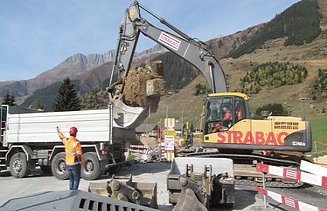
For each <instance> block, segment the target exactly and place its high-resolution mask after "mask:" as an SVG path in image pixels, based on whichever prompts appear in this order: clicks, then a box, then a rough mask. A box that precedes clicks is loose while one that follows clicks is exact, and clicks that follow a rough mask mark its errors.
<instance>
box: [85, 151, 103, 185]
mask: <svg viewBox="0 0 327 211" xmlns="http://www.w3.org/2000/svg"><path fill="white" fill-rule="evenodd" d="M100 175H101V169H100V162H99V160H98V157H97V155H96V154H95V152H86V153H84V154H83V164H82V168H81V177H82V178H83V179H85V180H95V179H97V178H98V177H99V176H100Z"/></svg>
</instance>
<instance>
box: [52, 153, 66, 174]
mask: <svg viewBox="0 0 327 211" xmlns="http://www.w3.org/2000/svg"><path fill="white" fill-rule="evenodd" d="M51 171H52V175H53V176H55V177H56V178H57V179H59V180H65V179H68V177H69V175H68V172H67V171H66V163H65V153H64V152H60V153H58V154H56V155H55V156H54V157H53V159H52V161H51Z"/></svg>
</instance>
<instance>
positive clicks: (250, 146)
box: [110, 1, 312, 153]
mask: <svg viewBox="0 0 327 211" xmlns="http://www.w3.org/2000/svg"><path fill="white" fill-rule="evenodd" d="M140 8H141V9H143V10H144V11H146V12H148V13H149V14H151V15H153V16H154V17H155V18H157V19H158V20H159V21H160V22H161V23H162V24H164V25H165V26H167V27H168V28H170V29H171V30H172V31H173V32H174V33H171V32H168V31H165V30H162V29H159V28H157V27H155V26H154V25H152V24H151V23H149V22H148V21H147V20H146V19H144V18H142V17H141V15H140ZM140 33H142V34H143V35H145V36H146V37H149V38H150V39H152V40H153V41H155V42H157V43H158V44H159V45H161V46H163V47H165V48H166V49H168V50H169V51H171V52H173V53H175V54H177V55H178V56H180V57H181V58H183V59H185V60H186V61H188V62H189V63H190V64H192V65H193V66H195V67H196V68H197V69H198V70H199V71H200V72H201V73H202V74H203V75H204V76H205V78H206V79H207V81H208V83H209V85H210V87H211V91H212V94H209V95H208V96H207V101H206V104H205V119H204V121H203V135H204V139H203V147H204V148H217V149H220V150H221V151H230V152H232V151H235V152H241V151H244V152H247V153H248V152H249V151H253V150H265V151H295V152H309V151H311V146H312V144H311V142H312V140H311V128H310V123H309V122H308V121H303V120H302V119H301V118H299V117H289V116H270V115H269V113H268V114H267V115H266V116H265V119H264V120H254V119H253V118H251V115H250V114H251V113H250V110H249V104H248V100H249V97H248V96H247V95H245V94H242V93H238V92H227V85H226V80H225V74H224V72H223V70H222V68H221V66H220V64H219V62H218V60H217V59H216V57H215V55H214V54H213V53H212V52H211V51H210V50H209V49H208V47H207V45H206V44H205V43H204V42H201V41H198V40H196V39H192V38H190V37H189V36H188V35H186V34H184V33H183V32H181V31H180V30H178V29H177V28H175V27H174V26H172V25H171V24H169V23H168V22H167V21H166V20H164V19H162V18H159V17H158V16H156V15H154V14H153V13H152V12H149V11H148V10H147V9H146V8H144V7H143V6H141V5H140V4H139V3H138V2H137V1H134V2H133V3H132V4H131V6H130V7H129V8H128V9H127V10H126V13H125V15H124V19H123V22H122V24H121V26H120V31H119V39H118V45H117V50H116V56H115V61H114V64H113V71H112V75H111V80H110V84H111V88H110V90H111V91H110V96H111V98H112V102H113V104H114V105H118V106H117V107H124V108H125V113H124V114H122V113H120V114H116V115H115V116H118V117H119V118H114V121H116V123H117V124H118V125H120V126H121V127H125V128H128V127H134V126H135V125H138V124H140V122H143V121H144V119H145V118H146V117H147V115H148V113H149V112H148V109H149V108H148V107H132V106H129V105H126V104H125V102H123V95H122V93H123V89H124V87H125V85H126V84H125V78H126V77H127V75H128V73H129V68H130V65H131V62H132V58H133V55H134V51H135V48H136V45H137V41H138V39H139V35H140ZM124 115H125V116H124Z"/></svg>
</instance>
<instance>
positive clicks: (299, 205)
mask: <svg viewBox="0 0 327 211" xmlns="http://www.w3.org/2000/svg"><path fill="white" fill-rule="evenodd" d="M256 190H257V191H258V192H259V193H261V194H263V195H265V196H269V197H270V198H272V199H274V200H275V201H277V202H279V203H282V204H285V205H287V206H289V207H292V208H294V209H298V210H300V211H327V209H325V208H319V207H315V206H313V205H310V204H307V203H304V202H301V201H298V200H296V199H293V198H291V197H287V196H283V195H281V194H279V193H275V192H273V191H270V190H267V189H264V188H261V187H256Z"/></svg>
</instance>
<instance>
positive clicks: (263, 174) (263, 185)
mask: <svg viewBox="0 0 327 211" xmlns="http://www.w3.org/2000/svg"><path fill="white" fill-rule="evenodd" d="M265 174H266V173H264V172H262V188H263V189H266V177H265ZM263 203H264V208H265V210H267V196H266V194H264V195H263Z"/></svg>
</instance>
